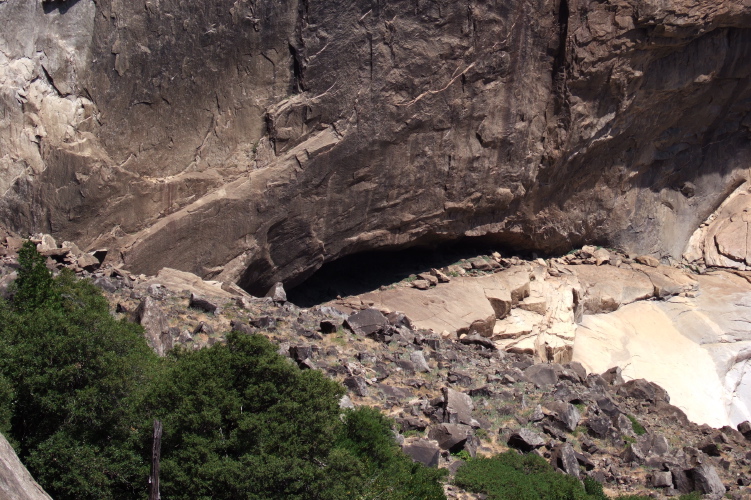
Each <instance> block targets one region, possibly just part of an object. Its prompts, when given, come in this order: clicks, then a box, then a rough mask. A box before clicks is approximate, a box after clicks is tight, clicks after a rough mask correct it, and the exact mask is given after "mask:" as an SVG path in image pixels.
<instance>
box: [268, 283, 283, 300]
mask: <svg viewBox="0 0 751 500" xmlns="http://www.w3.org/2000/svg"><path fill="white" fill-rule="evenodd" d="M265 297H268V298H270V299H271V300H273V301H274V302H276V303H284V302H287V292H286V291H285V290H284V284H283V283H281V282H276V283H274V285H273V286H272V287H271V288H269V291H268V292H266V295H265Z"/></svg>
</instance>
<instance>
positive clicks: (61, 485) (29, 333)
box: [0, 245, 156, 499]
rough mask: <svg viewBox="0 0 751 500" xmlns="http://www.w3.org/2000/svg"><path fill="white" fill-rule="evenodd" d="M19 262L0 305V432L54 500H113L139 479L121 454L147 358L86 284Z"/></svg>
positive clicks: (34, 262)
mask: <svg viewBox="0 0 751 500" xmlns="http://www.w3.org/2000/svg"><path fill="white" fill-rule="evenodd" d="M24 248H25V249H28V248H30V247H28V245H25V246H24ZM31 248H32V249H33V247H31ZM34 252H35V250H34ZM25 261H26V263H27V264H28V265H26V266H23V265H22V267H21V269H20V270H19V278H18V280H17V283H18V281H21V283H20V284H18V285H17V288H16V294H15V295H14V298H13V303H12V306H11V307H8V306H7V305H5V304H0V425H4V426H5V429H4V430H5V431H7V432H8V434H9V436H10V437H11V438H12V440H13V441H14V442H15V443H17V447H16V449H17V451H18V453H19V455H20V457H21V458H22V460H23V461H24V463H25V464H26V465H27V467H28V468H29V469H30V470H31V472H32V474H33V475H34V476H35V478H36V479H37V480H38V481H39V482H40V483H42V484H44V485H45V486H46V487H47V488H48V489H49V492H50V494H51V495H53V496H54V497H55V498H82V499H84V498H100V499H106V498H118V497H120V496H121V495H122V493H123V492H125V491H131V490H132V489H133V488H134V487H135V486H134V484H136V483H142V481H143V479H142V477H143V474H144V473H145V471H144V468H143V467H144V466H143V464H142V460H141V459H140V457H137V456H135V455H134V454H133V453H129V452H128V451H124V449H123V447H125V448H127V443H128V441H129V439H130V438H131V437H132V432H131V431H130V422H132V421H133V418H132V417H133V413H134V411H135V408H136V407H137V403H138V397H139V390H140V388H141V387H143V386H144V385H145V384H146V383H147V382H148V377H149V373H151V372H152V371H153V370H152V367H151V365H152V364H153V363H155V361H156V359H155V355H154V354H153V353H152V351H151V350H150V349H149V348H148V347H147V345H146V343H145V341H144V338H143V333H142V330H141V328H140V327H138V326H137V325H133V324H131V323H126V322H118V321H116V320H115V319H114V318H113V317H112V316H111V315H110V313H109V306H108V304H107V302H106V300H105V299H104V298H103V297H102V296H101V294H100V293H99V291H98V290H97V289H96V288H95V287H94V286H93V285H91V284H90V283H88V282H86V281H78V280H76V279H75V277H74V276H73V274H72V273H70V272H63V273H61V274H60V275H59V276H58V277H57V278H55V279H54V280H53V279H52V278H51V276H50V275H48V274H46V273H47V270H46V268H45V269H44V271H45V273H43V272H41V268H40V264H39V262H40V261H39V259H38V258H36V257H33V256H28V255H27V256H26V257H25ZM48 278H49V279H48ZM24 297H26V298H28V299H29V301H30V302H29V303H21V302H19V300H21V298H24ZM32 306H33V307H32ZM8 398H11V399H12V406H11V405H8V404H7V401H8ZM3 403H5V404H3ZM8 414H11V415H12V416H11V418H10V419H8V418H7V416H8ZM3 415H5V419H3ZM8 421H9V424H10V425H8ZM76 465H80V467H78V468H76Z"/></svg>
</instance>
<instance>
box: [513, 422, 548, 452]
mask: <svg viewBox="0 0 751 500" xmlns="http://www.w3.org/2000/svg"><path fill="white" fill-rule="evenodd" d="M507 444H508V445H509V446H510V447H511V448H515V449H517V450H521V451H523V452H524V453H528V452H530V451H532V450H534V449H536V448H540V447H541V446H543V445H544V444H545V439H544V438H543V437H542V436H541V435H539V434H538V433H536V432H534V431H532V430H529V429H525V428H522V429H519V430H518V431H516V432H514V433H513V434H511V436H509V438H508V442H507Z"/></svg>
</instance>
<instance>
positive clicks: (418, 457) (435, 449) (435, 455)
mask: <svg viewBox="0 0 751 500" xmlns="http://www.w3.org/2000/svg"><path fill="white" fill-rule="evenodd" d="M402 451H403V452H404V453H405V454H406V455H407V456H408V457H409V458H411V459H412V460H414V461H415V462H419V463H421V464H423V465H425V466H427V467H437V466H438V459H439V458H440V457H441V448H440V447H439V446H438V445H437V444H436V442H435V441H428V440H427V439H416V440H414V441H410V442H408V443H405V444H404V445H403V446H402Z"/></svg>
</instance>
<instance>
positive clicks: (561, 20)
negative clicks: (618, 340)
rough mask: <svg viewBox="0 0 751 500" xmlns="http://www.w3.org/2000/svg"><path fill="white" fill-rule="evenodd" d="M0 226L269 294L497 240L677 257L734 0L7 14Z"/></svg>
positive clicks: (710, 124) (737, 34)
mask: <svg viewBox="0 0 751 500" xmlns="http://www.w3.org/2000/svg"><path fill="white" fill-rule="evenodd" d="M0 20H1V21H2V24H3V26H6V27H7V29H4V30H3V33H2V34H0V103H1V104H0V105H2V108H3V113H2V116H3V118H2V123H3V127H2V132H0V151H1V152H2V153H0V172H1V174H0V188H1V189H0V192H1V193H2V198H0V219H2V222H4V223H6V224H8V225H10V226H11V227H12V228H14V229H16V230H19V231H24V232H28V231H43V232H50V233H52V234H54V235H55V236H60V237H63V238H64V239H70V240H73V241H77V242H79V243H81V244H82V246H84V247H87V248H95V247H102V246H107V247H110V248H119V249H121V250H122V254H120V255H118V252H110V254H109V256H108V258H110V259H117V258H122V259H124V261H125V263H126V264H127V265H128V266H129V267H130V268H132V269H133V270H136V271H138V272H146V273H150V274H154V273H156V272H157V271H158V270H159V269H160V268H162V267H165V266H170V267H175V268H178V269H182V270H185V271H191V272H195V273H197V274H199V275H201V276H204V277H207V276H208V277H214V276H218V279H220V280H222V281H236V282H239V283H240V284H241V285H242V286H244V287H246V288H249V289H253V290H263V292H265V291H266V290H267V289H268V287H269V286H271V285H272V284H273V283H275V282H276V281H278V280H283V281H285V284H294V282H295V281H298V280H300V279H303V278H304V277H305V276H306V275H308V274H309V273H311V272H312V271H314V270H315V269H316V268H318V267H319V266H320V265H321V264H322V263H323V262H325V261H329V260H333V259H336V258H338V257H340V256H343V255H345V254H349V253H354V252H358V251H362V250H365V249H373V248H384V247H395V246H405V245H411V244H415V243H429V242H435V241H439V240H449V239H455V238H457V237H460V236H490V237H492V238H494V239H495V240H496V241H498V242H501V243H506V244H511V245H515V246H517V247H522V246H523V247H528V248H534V249H542V250H561V249H564V248H565V249H567V248H570V247H572V246H578V245H580V244H581V243H582V242H585V241H594V240H598V241H602V242H608V243H610V244H611V246H620V247H623V248H625V249H627V250H634V251H638V252H640V253H656V254H661V255H663V256H673V257H677V256H679V255H680V253H681V252H682V250H683V247H684V245H685V243H686V242H687V241H688V239H689V236H690V235H691V234H692V233H693V231H694V229H695V228H696V227H697V226H698V225H699V223H700V222H701V221H703V220H704V219H705V218H706V217H707V216H708V215H709V214H710V213H711V212H712V211H713V210H714V209H715V208H716V207H717V206H718V205H719V203H720V202H721V200H722V199H723V198H724V196H726V195H727V193H729V192H730V191H732V189H733V188H734V187H735V186H737V185H738V184H739V183H740V182H741V181H742V180H743V179H745V178H746V176H747V172H746V170H744V169H745V168H746V166H747V165H748V162H749V159H751V151H749V148H750V146H749V141H748V138H749V130H751V118H749V116H750V115H749V111H750V110H751V104H750V103H751V100H749V97H751V87H750V86H749V71H751V68H750V67H749V64H748V61H749V60H751V57H750V56H751V54H750V53H749V52H751V43H750V42H751V30H749V29H748V28H749V27H751V5H749V3H748V2H747V1H745V0H732V1H724V2H716V1H714V0H700V1H696V2H694V1H692V2H689V1H676V2H669V3H665V2H653V1H649V0H609V1H606V2H596V3H595V2H589V1H586V0H568V1H566V0H535V1H534V2H531V3H530V2H522V1H521V0H513V1H503V2H500V1H493V0H483V1H481V0H472V1H470V2H469V4H466V3H457V2H452V1H450V0H439V1H431V2H422V1H419V2H416V3H415V2H414V1H407V0H401V1H395V2H389V3H388V4H373V3H372V2H369V1H367V2H366V1H364V0H355V1H352V0H347V1H344V0H335V1H327V2H309V1H306V0H299V1H297V0H283V1H273V2H272V1H268V0H258V1H239V2H238V1H234V0H214V1H212V2H209V3H208V4H207V5H206V8H202V9H196V8H195V7H194V6H193V5H192V4H191V3H179V2H169V1H168V2H155V1H152V0H138V1H135V2H130V1H128V2H125V1H122V0H100V1H97V2H94V1H93V0H79V1H78V2H47V3H40V2H28V1H25V0H8V1H5V2H0Z"/></svg>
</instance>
